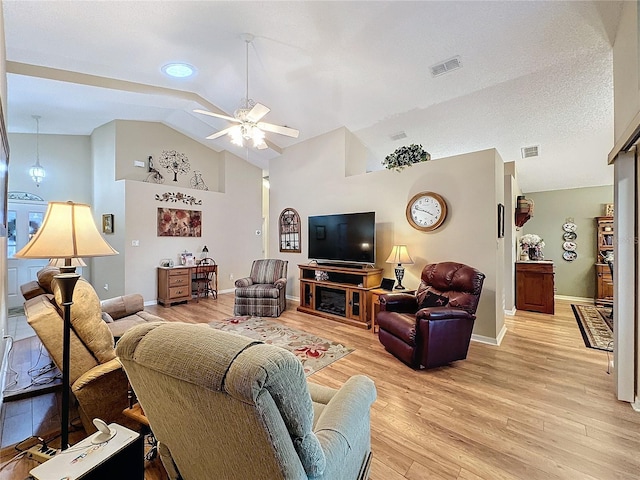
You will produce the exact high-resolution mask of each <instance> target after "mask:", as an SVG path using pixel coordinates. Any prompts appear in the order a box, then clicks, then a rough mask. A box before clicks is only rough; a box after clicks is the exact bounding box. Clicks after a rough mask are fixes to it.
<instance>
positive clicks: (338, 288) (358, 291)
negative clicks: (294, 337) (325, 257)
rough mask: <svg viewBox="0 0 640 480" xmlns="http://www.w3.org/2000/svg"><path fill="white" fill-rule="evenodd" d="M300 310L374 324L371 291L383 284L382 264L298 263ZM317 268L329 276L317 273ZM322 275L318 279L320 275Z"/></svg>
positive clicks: (365, 325) (359, 324) (366, 325)
mask: <svg viewBox="0 0 640 480" xmlns="http://www.w3.org/2000/svg"><path fill="white" fill-rule="evenodd" d="M298 268H299V269H300V306H299V307H298V311H299V312H304V313H310V314H311V315H317V316H319V317H323V318H328V319H331V320H336V321H338V322H342V323H347V324H349V325H354V326H356V327H360V328H370V327H371V320H370V315H369V312H368V309H369V308H370V305H371V301H370V293H369V292H370V291H371V290H373V289H374V288H378V287H379V286H380V282H381V281H382V269H381V268H368V267H362V268H359V267H346V266H340V265H335V264H321V263H320V264H317V265H298ZM316 271H318V272H325V273H326V276H328V278H326V279H320V278H321V277H316ZM317 278H318V279H317Z"/></svg>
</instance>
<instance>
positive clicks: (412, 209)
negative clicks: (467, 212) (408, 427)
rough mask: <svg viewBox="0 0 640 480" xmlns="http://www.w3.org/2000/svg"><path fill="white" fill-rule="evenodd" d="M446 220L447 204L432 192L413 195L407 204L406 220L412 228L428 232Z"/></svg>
mask: <svg viewBox="0 0 640 480" xmlns="http://www.w3.org/2000/svg"><path fill="white" fill-rule="evenodd" d="M445 218H447V203H446V202H445V201H444V198H442V197H441V196H440V195H438V194H437V193H434V192H421V193H418V194H417V195H414V196H413V198H412V199H411V200H409V203H408V204H407V220H408V221H409V223H410V224H411V226H412V227H413V228H417V229H418V230H422V231H423V232H430V231H432V230H435V229H436V228H438V227H439V226H440V225H442V222H444V220H445Z"/></svg>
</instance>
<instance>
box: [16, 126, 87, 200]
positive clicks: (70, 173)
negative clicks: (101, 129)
mask: <svg viewBox="0 0 640 480" xmlns="http://www.w3.org/2000/svg"><path fill="white" fill-rule="evenodd" d="M45 121H46V120H45V119H41V120H40V125H41V126H42V124H43V123H44V122H45ZM33 128H34V130H35V121H34V124H33ZM9 145H10V146H11V162H10V165H9V172H10V175H9V191H18V192H32V193H35V194H37V195H40V196H41V197H42V198H43V199H44V200H45V201H46V202H66V201H68V200H72V201H74V202H79V203H88V204H91V201H92V191H93V185H92V182H91V137H88V136H86V135H43V134H40V163H41V164H42V166H43V167H44V169H45V171H46V174H47V176H46V177H45V179H44V180H43V181H42V183H41V184H40V186H39V187H36V184H35V183H34V182H33V180H32V179H31V177H30V176H29V168H30V167H31V166H32V165H33V164H34V163H36V135H35V134H32V133H11V134H9Z"/></svg>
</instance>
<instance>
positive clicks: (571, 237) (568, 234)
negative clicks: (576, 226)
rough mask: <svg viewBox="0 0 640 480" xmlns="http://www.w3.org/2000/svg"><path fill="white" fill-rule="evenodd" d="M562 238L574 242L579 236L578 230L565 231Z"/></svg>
mask: <svg viewBox="0 0 640 480" xmlns="http://www.w3.org/2000/svg"><path fill="white" fill-rule="evenodd" d="M562 238H563V239H564V241H565V242H573V241H574V240H575V239H576V238H578V234H577V233H576V232H564V233H563V234H562Z"/></svg>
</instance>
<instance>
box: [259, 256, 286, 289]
mask: <svg viewBox="0 0 640 480" xmlns="http://www.w3.org/2000/svg"><path fill="white" fill-rule="evenodd" d="M285 264H286V262H285V261H284V260H277V259H268V260H256V261H255V262H253V265H252V266H251V279H252V280H253V283H270V284H274V283H275V282H276V280H278V279H279V278H281V277H282V276H283V271H284V270H283V269H284V268H285Z"/></svg>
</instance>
